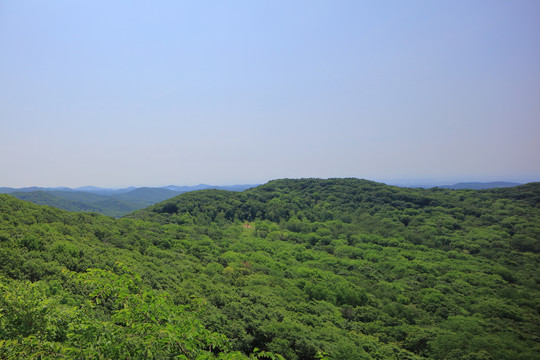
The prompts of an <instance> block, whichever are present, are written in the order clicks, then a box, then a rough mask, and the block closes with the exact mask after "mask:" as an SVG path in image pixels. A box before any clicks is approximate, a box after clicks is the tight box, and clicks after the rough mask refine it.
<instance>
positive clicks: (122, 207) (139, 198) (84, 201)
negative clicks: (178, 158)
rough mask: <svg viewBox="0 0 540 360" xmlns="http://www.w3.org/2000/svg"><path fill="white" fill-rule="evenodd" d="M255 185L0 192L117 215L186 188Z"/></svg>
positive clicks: (6, 189) (61, 206) (236, 188)
mask: <svg viewBox="0 0 540 360" xmlns="http://www.w3.org/2000/svg"><path fill="white" fill-rule="evenodd" d="M255 186H257V185H231V186H213V185H207V184H200V185H194V186H176V185H169V186H164V187H127V188H121V189H111V188H100V187H96V186H84V187H79V188H68V187H37V186H32V187H25V188H9V187H2V188H0V193H5V194H10V195H13V196H15V197H17V198H19V199H21V200H26V201H31V202H33V203H35V204H38V205H49V206H53V207H56V208H59V209H63V210H68V211H84V212H96V213H100V214H104V215H108V216H115V217H120V216H123V215H126V214H128V213H130V212H132V211H135V210H138V209H142V208H145V207H147V206H149V205H152V204H155V203H158V202H160V201H164V200H167V199H170V198H172V197H175V196H177V195H180V194H182V193H185V192H189V191H196V190H205V189H217V190H228V191H243V190H246V189H249V188H252V187H255Z"/></svg>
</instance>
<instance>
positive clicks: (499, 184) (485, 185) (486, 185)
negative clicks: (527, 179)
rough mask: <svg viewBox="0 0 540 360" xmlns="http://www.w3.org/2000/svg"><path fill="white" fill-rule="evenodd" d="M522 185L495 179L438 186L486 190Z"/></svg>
mask: <svg viewBox="0 0 540 360" xmlns="http://www.w3.org/2000/svg"><path fill="white" fill-rule="evenodd" d="M518 185H522V184H520V183H515V182H505V181H494V182H461V183H457V184H454V185H442V186H438V187H440V188H441V189H453V190H461V189H473V190H484V189H494V188H506V187H514V186H518Z"/></svg>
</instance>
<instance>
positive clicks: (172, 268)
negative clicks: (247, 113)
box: [0, 179, 540, 359]
mask: <svg viewBox="0 0 540 360" xmlns="http://www.w3.org/2000/svg"><path fill="white" fill-rule="evenodd" d="M539 204H540V184H539V183H534V184H528V185H523V186H519V187H515V188H504V189H493V190H482V191H475V190H445V189H429V190H424V189H401V188H396V187H390V186H386V185H383V184H378V183H374V182H369V181H364V180H357V179H331V180H318V179H305V180H277V181H272V182H269V183H268V184H265V185H262V186H259V187H257V188H254V189H250V190H246V191H244V192H241V193H234V192H227V191H219V190H203V191H197V192H191V193H185V194H183V195H180V196H178V197H175V198H173V199H170V200H166V201H165V202H163V203H160V204H156V205H154V206H151V207H149V208H147V209H144V210H141V211H138V212H135V213H133V214H131V215H129V218H124V219H112V218H108V217H105V216H102V215H97V214H87V213H69V212H65V211H60V210H57V209H53V208H49V207H41V206H37V205H34V204H30V203H26V202H22V201H20V200H17V199H15V198H13V197H11V196H8V195H1V196H0V210H1V214H2V215H1V216H2V217H1V218H0V220H1V222H0V273H1V274H2V277H1V278H0V281H1V283H2V285H1V286H2V288H3V291H2V292H1V294H2V295H0V338H1V339H4V341H3V342H0V358H3V357H9V356H11V355H13V354H23V353H24V354H29V353H32V352H33V353H36V352H38V351H41V352H42V353H43V354H48V355H47V356H51V357H54V356H55V355H54V354H67V355H72V356H79V357H90V355H91V353H92V351H93V352H94V353H95V354H100V355H99V356H102V357H103V358H110V357H117V358H127V357H128V355H125V354H129V357H130V358H136V357H137V356H139V357H140V358H144V357H145V356H146V357H155V358H160V357H167V356H176V355H181V356H186V358H195V357H197V356H199V357H204V356H222V357H226V356H229V357H239V356H240V354H239V353H238V352H235V351H240V352H242V353H244V354H252V353H253V351H254V349H257V351H259V350H258V349H261V351H271V352H273V353H276V354H281V355H283V356H284V357H285V358H287V359H314V358H316V357H317V356H319V357H321V356H328V357H330V358H334V359H422V358H433V359H536V358H538V356H539V354H540V346H539V345H540V344H539V335H540V328H539V327H540V314H539V312H540V284H539V282H540V274H539V270H538V262H539V261H538V260H539V252H540V209H539V206H540V205H539ZM117 262H121V263H122V264H124V265H122V266H119V265H117V264H116V263H117ZM64 268H65V269H67V270H65V271H62V269H64ZM89 268H94V269H95V270H92V271H90V272H87V271H86V270H87V269H89ZM98 269H101V270H98ZM107 284H110V286H108V285H107ZM201 302H203V303H206V304H205V305H204V306H203V305H201ZM123 309H127V310H125V311H124V310H123ZM141 309H147V310H145V311H146V312H145V311H142V310H141ZM141 311H142V312H141ZM186 334H196V335H194V336H191V337H190V336H189V335H186ZM219 334H223V335H224V336H223V335H219ZM167 339H169V340H167ZM171 339H172V340H171ZM226 339H227V340H226ZM85 341H86V342H85ZM93 344H96V345H93ZM120 344H121V345H120ZM171 344H175V345H174V346H172V345H171ZM90 345H92V346H94V347H91V346H90ZM145 349H146V350H148V351H150V352H151V354H149V353H145V352H144V351H145ZM220 354H221V355H220ZM324 354H326V355H324ZM252 356H261V357H264V356H273V355H271V354H268V353H260V352H257V353H256V354H255V355H252ZM21 357H25V356H21ZM15 358H16V355H15Z"/></svg>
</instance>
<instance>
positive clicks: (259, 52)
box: [0, 0, 540, 187]
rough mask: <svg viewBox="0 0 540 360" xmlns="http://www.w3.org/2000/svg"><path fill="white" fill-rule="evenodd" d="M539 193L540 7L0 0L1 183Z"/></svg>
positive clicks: (515, 0) (519, 0) (515, 2)
mask: <svg viewBox="0 0 540 360" xmlns="http://www.w3.org/2000/svg"><path fill="white" fill-rule="evenodd" d="M284 177H289V178H297V177H323V178H327V177H359V178H366V179H371V180H377V181H385V182H407V181H411V182H418V181H420V182H421V181H424V182H427V181H439V182H446V183H450V182H452V181H459V180H476V181H491V180H515V181H540V1H538V0H530V1H526V0H512V1H509V0H504V1H496V0H485V1H481V0H475V1H470V0H465V1H456V0H451V1H441V0H437V1H424V0H422V1H411V0H407V1H402V0H399V1H360V0H353V1H339V0H338V1H336V0H329V1H313V0H310V1H291V0H287V1H276V0H272V1H253V0H246V1H190V2H187V1H134V0H130V1H95V0H93V1H72V0H69V1H67V0H66V1H54V0H49V1H42V0H39V1H20V0H11V1H10V0H0V186H13V187H22V186H30V185H37V186H82V185H97V186H126V185H136V186H142V185H147V186H158V185H168V184H176V185H190V184H197V183H210V184H240V183H262V182H266V181H267V180H270V179H276V178H284Z"/></svg>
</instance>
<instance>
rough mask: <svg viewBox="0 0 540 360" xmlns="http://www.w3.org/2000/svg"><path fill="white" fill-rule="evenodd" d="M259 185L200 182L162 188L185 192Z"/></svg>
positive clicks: (228, 189)
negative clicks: (191, 184)
mask: <svg viewBox="0 0 540 360" xmlns="http://www.w3.org/2000/svg"><path fill="white" fill-rule="evenodd" d="M257 186H259V184H251V185H248V184H244V185H228V186H215V185H207V184H199V185H193V186H176V185H168V186H163V187H162V188H163V189H168V190H174V191H178V192H181V193H184V192H189V191H196V190H207V189H212V190H227V191H244V190H247V189H251V188H254V187H257Z"/></svg>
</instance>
